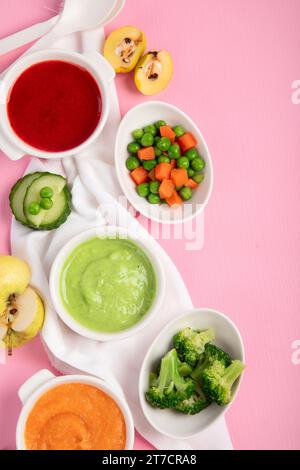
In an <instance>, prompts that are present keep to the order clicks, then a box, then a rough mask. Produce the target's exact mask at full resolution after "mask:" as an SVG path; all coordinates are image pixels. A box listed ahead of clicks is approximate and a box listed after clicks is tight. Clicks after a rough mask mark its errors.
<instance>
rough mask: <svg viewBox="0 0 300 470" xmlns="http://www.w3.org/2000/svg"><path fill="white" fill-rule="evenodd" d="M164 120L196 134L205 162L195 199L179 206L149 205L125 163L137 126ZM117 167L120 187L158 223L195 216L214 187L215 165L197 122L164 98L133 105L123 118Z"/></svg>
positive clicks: (178, 221) (141, 209)
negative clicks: (163, 100) (138, 192)
mask: <svg viewBox="0 0 300 470" xmlns="http://www.w3.org/2000/svg"><path fill="white" fill-rule="evenodd" d="M159 119H163V120H164V121H166V122H167V123H168V124H169V125H171V126H175V125H176V124H179V125H181V126H183V128H184V129H186V131H190V132H192V133H193V134H194V136H195V137H196V139H197V141H198V145H197V149H198V150H199V153H200V155H201V156H202V157H203V158H204V160H205V162H206V167H205V170H204V172H205V178H204V181H203V182H202V183H201V184H200V185H199V186H198V188H196V189H195V190H194V191H193V198H192V199H191V200H190V201H187V202H186V203H185V204H183V205H182V206H181V207H179V208H171V209H170V208H169V206H168V205H167V204H161V205H158V204H157V205H156V204H149V202H148V201H147V200H146V199H143V198H141V197H140V196H139V195H138V194H137V192H136V186H135V184H134V182H133V181H132V179H131V178H130V175H129V171H128V169H127V168H126V165H125V162H126V159H127V157H128V151H127V145H128V144H129V142H131V141H132V140H133V137H132V135H131V133H132V131H134V129H138V128H142V127H144V126H146V125H147V124H151V123H154V122H155V121H157V120H159ZM115 166H116V170H117V175H118V179H119V183H120V185H121V188H122V189H123V192H124V194H125V195H126V197H127V199H128V201H129V202H130V203H131V204H132V206H133V207H134V208H135V209H136V210H137V211H139V212H140V213H141V214H143V215H144V216H145V217H148V218H149V219H152V220H154V221H156V222H162V223H180V222H186V221H188V220H191V219H193V218H194V217H196V215H198V214H199V213H200V212H201V211H203V209H204V207H205V206H206V204H207V203H208V200H209V197H210V194H211V191H212V187H213V167H212V161H211V156H210V153H209V150H208V147H207V145H206V142H205V140H204V138H203V136H202V134H201V132H200V130H199V129H198V127H197V126H196V124H195V123H194V122H193V121H192V119H191V118H189V117H188V116H187V115H186V114H185V113H184V112H183V111H181V110H180V109H178V108H176V107H175V106H172V105H170V104H168V103H164V102H162V101H148V102H145V103H142V104H139V105H138V106H135V107H134V108H132V109H131V110H130V111H129V112H128V113H127V114H126V115H125V116H124V118H123V119H122V122H121V124H120V127H119V130H118V133H117V138H116V144H115Z"/></svg>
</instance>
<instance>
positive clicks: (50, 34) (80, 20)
mask: <svg viewBox="0 0 300 470" xmlns="http://www.w3.org/2000/svg"><path fill="white" fill-rule="evenodd" d="M124 4H125V0H65V1H64V4H63V9H62V11H61V13H60V14H59V15H57V16H55V17H54V18H51V19H50V20H48V21H45V22H43V23H38V24H36V25H33V26H31V27H30V28H27V29H24V30H23V31H19V32H17V33H15V34H12V35H10V36H8V37H6V38H4V39H1V40H0V55H2V54H6V53H7V52H9V51H11V50H13V49H17V48H18V47H21V46H23V45H24V44H27V43H29V42H31V41H34V40H35V39H38V38H40V37H41V36H43V35H45V36H44V37H43V38H41V39H40V40H39V42H38V45H37V48H38V49H42V48H43V47H44V44H45V47H47V46H48V44H49V43H51V42H54V41H55V40H56V39H58V38H59V37H62V36H65V35H67V34H71V33H75V32H77V31H85V30H88V29H93V28H96V27H97V26H103V25H104V24H106V23H108V22H109V21H111V20H112V19H113V18H115V16H117V14H118V13H119V12H120V11H121V9H122V8H123V6H124ZM32 50H35V45H34V46H33V47H32V48H31V51H32Z"/></svg>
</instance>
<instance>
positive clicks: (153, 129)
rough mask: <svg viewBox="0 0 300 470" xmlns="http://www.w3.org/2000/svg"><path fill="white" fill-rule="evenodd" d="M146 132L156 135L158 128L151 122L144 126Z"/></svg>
mask: <svg viewBox="0 0 300 470" xmlns="http://www.w3.org/2000/svg"><path fill="white" fill-rule="evenodd" d="M144 132H145V134H152V135H153V137H154V136H156V134H157V129H156V127H155V126H154V125H153V124H150V125H149V126H146V127H144Z"/></svg>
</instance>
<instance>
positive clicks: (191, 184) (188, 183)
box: [184, 178, 198, 189]
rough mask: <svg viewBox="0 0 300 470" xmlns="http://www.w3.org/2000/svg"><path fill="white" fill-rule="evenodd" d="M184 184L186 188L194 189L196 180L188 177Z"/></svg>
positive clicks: (196, 184)
mask: <svg viewBox="0 0 300 470" xmlns="http://www.w3.org/2000/svg"><path fill="white" fill-rule="evenodd" d="M184 186H186V187H187V188H191V189H195V188H197V186H198V183H196V181H194V180H192V178H189V179H188V180H187V182H186V183H185V185H184Z"/></svg>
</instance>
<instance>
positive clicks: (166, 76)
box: [134, 50, 173, 95]
mask: <svg viewBox="0 0 300 470" xmlns="http://www.w3.org/2000/svg"><path fill="white" fill-rule="evenodd" d="M172 76H173V60H172V57H171V54H170V53H169V52H168V51H165V50H162V51H159V52H157V51H153V52H148V53H147V54H145V55H144V56H143V57H142V58H141V59H140V61H139V63H138V64H137V66H136V69H135V73H134V81H135V84H136V87H137V89H138V90H139V91H140V92H141V93H143V95H154V94H155V93H159V92H160V91H162V90H164V89H165V88H166V87H167V85H168V84H169V81H170V80H171V78H172Z"/></svg>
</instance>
